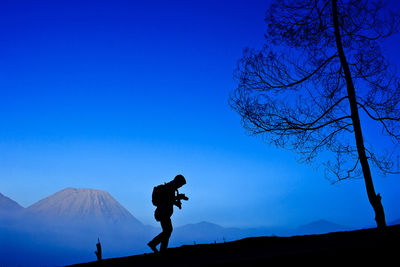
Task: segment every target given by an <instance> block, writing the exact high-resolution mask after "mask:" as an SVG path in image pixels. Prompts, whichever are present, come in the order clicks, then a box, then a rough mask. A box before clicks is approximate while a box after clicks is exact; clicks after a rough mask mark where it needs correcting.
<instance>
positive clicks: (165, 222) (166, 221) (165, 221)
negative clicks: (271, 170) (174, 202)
mask: <svg viewBox="0 0 400 267" xmlns="http://www.w3.org/2000/svg"><path fill="white" fill-rule="evenodd" d="M160 223H161V228H162V232H161V233H160V234H159V235H157V236H156V237H154V238H153V240H151V241H150V242H149V244H151V245H152V246H157V245H158V244H160V243H161V246H160V251H164V250H166V249H167V247H168V242H169V238H170V237H171V233H172V222H171V217H166V218H162V219H161V220H160Z"/></svg>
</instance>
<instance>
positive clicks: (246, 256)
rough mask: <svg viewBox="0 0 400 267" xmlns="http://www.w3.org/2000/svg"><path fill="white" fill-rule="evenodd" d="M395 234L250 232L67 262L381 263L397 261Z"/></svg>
mask: <svg viewBox="0 0 400 267" xmlns="http://www.w3.org/2000/svg"><path fill="white" fill-rule="evenodd" d="M399 240H400V225H395V226H390V227H387V229H386V230H384V231H382V230H377V229H375V228H374V229H364V230H356V231H348V232H336V233H329V234H322V235H306V236H293V237H252V238H245V239H241V240H238V241H233V242H227V243H219V244H205V245H193V246H182V247H177V248H170V249H168V251H167V252H166V253H164V254H153V253H151V254H143V255H136V256H130V257H123V258H112V259H106V260H103V261H101V262H89V263H83V264H77V265H72V266H76V267H78V266H79V267H86V266H146V267H148V266H163V267H164V266H268V265H269V266H281V264H282V263H283V264H295V266H299V263H305V264H307V265H310V264H311V265H317V264H318V265H319V266H324V265H332V264H338V265H339V264H340V266H350V264H357V265H359V264H360V263H369V264H371V263H372V261H373V262H376V263H378V265H382V264H383V263H384V262H388V263H389V262H393V263H394V262H398V261H399V258H398V256H397V254H398V251H399V249H400V241H399ZM379 263H380V264H379ZM270 264H279V265H270ZM395 265H396V264H395Z"/></svg>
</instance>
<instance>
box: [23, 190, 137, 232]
mask: <svg viewBox="0 0 400 267" xmlns="http://www.w3.org/2000/svg"><path fill="white" fill-rule="evenodd" d="M25 213H26V214H27V215H31V216H34V217H36V218H40V219H41V220H45V221H47V222H51V221H54V222H59V223H60V222H63V223H68V224H80V223H83V222H89V223H95V224H97V225H102V224H103V225H116V224H127V223H128V224H129V225H131V226H133V227H135V226H136V227H142V226H143V224H142V223H141V222H140V221H139V220H137V219H136V218H135V217H134V216H133V215H132V214H131V213H130V212H129V211H128V210H126V209H125V208H124V207H123V206H122V205H121V204H120V203H119V202H118V201H116V200H115V199H114V198H113V197H112V196H111V195H110V194H109V193H108V192H106V191H103V190H95V189H77V188H66V189H64V190H61V191H59V192H57V193H55V194H53V195H51V196H49V197H46V198H44V199H42V200H40V201H38V202H36V203H34V204H33V205H31V206H29V207H28V208H26V210H25Z"/></svg>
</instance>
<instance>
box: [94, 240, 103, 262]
mask: <svg viewBox="0 0 400 267" xmlns="http://www.w3.org/2000/svg"><path fill="white" fill-rule="evenodd" d="M96 248H97V250H96V251H95V252H94V254H96V256H97V260H98V261H101V244H100V238H97V244H96Z"/></svg>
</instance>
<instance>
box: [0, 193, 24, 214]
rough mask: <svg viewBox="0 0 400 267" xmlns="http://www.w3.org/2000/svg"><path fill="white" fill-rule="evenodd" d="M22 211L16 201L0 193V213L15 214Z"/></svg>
mask: <svg viewBox="0 0 400 267" xmlns="http://www.w3.org/2000/svg"><path fill="white" fill-rule="evenodd" d="M22 209H23V207H22V206H20V205H19V204H18V203H17V202H16V201H14V200H12V199H11V198H8V197H6V196H5V195H3V194H2V193H0V212H15V211H19V210H22Z"/></svg>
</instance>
